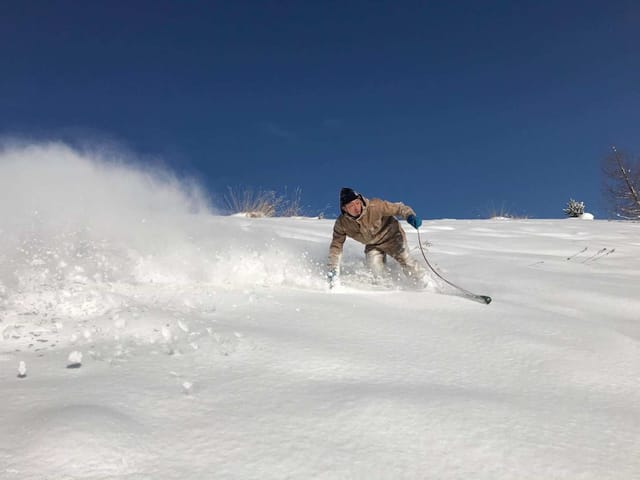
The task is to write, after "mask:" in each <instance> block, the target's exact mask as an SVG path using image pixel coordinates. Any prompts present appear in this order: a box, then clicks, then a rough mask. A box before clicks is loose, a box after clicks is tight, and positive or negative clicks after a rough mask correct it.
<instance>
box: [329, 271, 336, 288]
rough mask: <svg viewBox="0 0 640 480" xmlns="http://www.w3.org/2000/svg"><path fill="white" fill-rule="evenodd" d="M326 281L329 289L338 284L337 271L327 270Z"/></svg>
mask: <svg viewBox="0 0 640 480" xmlns="http://www.w3.org/2000/svg"><path fill="white" fill-rule="evenodd" d="M327 280H328V281H329V288H333V287H335V286H336V283H337V282H338V271H337V270H335V269H331V270H329V272H327Z"/></svg>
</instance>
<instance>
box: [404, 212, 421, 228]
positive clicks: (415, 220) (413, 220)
mask: <svg viewBox="0 0 640 480" xmlns="http://www.w3.org/2000/svg"><path fill="white" fill-rule="evenodd" d="M407 223H408V224H409V225H411V226H412V227H413V228H415V229H416V230H417V229H418V228H420V225H422V220H421V219H420V217H418V216H417V215H409V216H408V217H407Z"/></svg>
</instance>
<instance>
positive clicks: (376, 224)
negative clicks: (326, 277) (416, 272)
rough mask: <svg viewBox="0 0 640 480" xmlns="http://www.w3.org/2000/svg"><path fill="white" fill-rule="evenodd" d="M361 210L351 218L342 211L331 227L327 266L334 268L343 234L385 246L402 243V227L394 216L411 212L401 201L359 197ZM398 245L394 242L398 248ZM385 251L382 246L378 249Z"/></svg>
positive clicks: (338, 259) (340, 252)
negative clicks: (331, 235) (331, 237)
mask: <svg viewBox="0 0 640 480" xmlns="http://www.w3.org/2000/svg"><path fill="white" fill-rule="evenodd" d="M362 200H363V203H364V205H363V207H362V213H361V214H360V216H359V217H358V218H353V217H352V216H351V215H348V214H347V213H344V212H343V213H342V214H341V215H340V216H339V217H338V218H337V219H336V223H335V224H334V226H333V239H332V240H331V246H330V247H329V261H328V267H329V269H330V270H334V269H336V268H337V267H338V266H339V265H340V257H341V255H342V247H343V245H344V241H345V240H346V238H347V237H350V238H353V239H354V240H357V241H358V242H360V243H364V244H365V245H368V246H369V245H371V246H382V247H384V246H387V245H388V244H395V243H398V242H399V243H401V244H403V243H404V241H405V240H404V239H405V236H404V230H402V227H401V226H400V223H398V220H396V219H395V218H394V217H395V216H396V215H397V216H399V217H403V218H405V219H406V218H407V217H408V216H409V215H415V212H414V211H413V210H412V209H411V208H410V207H408V206H406V205H404V204H403V203H400V202H398V203H391V202H387V201H385V200H380V199H379V198H373V199H371V200H368V199H366V198H363V199H362ZM401 246H402V245H398V247H401ZM382 250H385V248H382Z"/></svg>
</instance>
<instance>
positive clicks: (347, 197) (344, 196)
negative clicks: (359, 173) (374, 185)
mask: <svg viewBox="0 0 640 480" xmlns="http://www.w3.org/2000/svg"><path fill="white" fill-rule="evenodd" d="M356 198H362V196H361V195H360V194H359V193H358V192H356V191H354V190H353V189H351V188H347V187H344V188H343V189H342V190H340V210H342V207H344V206H345V205H346V204H347V203H349V202H352V201H353V200H355V199H356Z"/></svg>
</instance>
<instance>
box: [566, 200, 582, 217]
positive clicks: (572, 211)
mask: <svg viewBox="0 0 640 480" xmlns="http://www.w3.org/2000/svg"><path fill="white" fill-rule="evenodd" d="M564 213H565V215H566V216H568V217H579V216H580V215H583V214H584V202H578V201H576V200H574V199H573V198H570V199H569V201H568V202H567V206H566V208H565V209H564Z"/></svg>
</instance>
